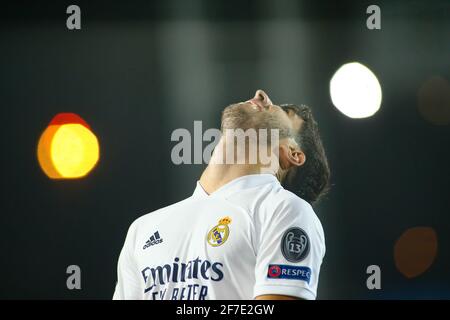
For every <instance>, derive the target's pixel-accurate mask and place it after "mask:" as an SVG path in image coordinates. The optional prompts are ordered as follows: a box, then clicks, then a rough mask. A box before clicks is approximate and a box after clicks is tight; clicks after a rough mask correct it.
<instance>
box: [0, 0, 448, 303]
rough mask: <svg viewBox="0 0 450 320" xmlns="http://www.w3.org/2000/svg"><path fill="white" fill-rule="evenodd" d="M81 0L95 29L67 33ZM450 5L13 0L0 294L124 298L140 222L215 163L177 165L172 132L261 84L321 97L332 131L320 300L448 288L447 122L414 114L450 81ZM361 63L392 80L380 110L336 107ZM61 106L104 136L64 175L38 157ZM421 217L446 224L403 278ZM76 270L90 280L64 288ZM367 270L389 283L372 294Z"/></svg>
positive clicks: (5, 43)
mask: <svg viewBox="0 0 450 320" xmlns="http://www.w3.org/2000/svg"><path fill="white" fill-rule="evenodd" d="M122 2H123V3H122ZM70 4H78V5H79V6H80V7H81V12H82V13H81V15H82V29H81V30H78V31H69V30H67V28H66V18H67V16H68V15H67V14H66V13H65V12H66V8H67V6H68V5H70ZM369 4H377V5H379V6H380V7H381V20H382V24H381V26H382V29H381V30H373V31H371V30H368V29H367V28H366V19H367V17H368V15H367V14H366V8H367V6H368V5H369ZM449 11H450V4H449V2H448V1H430V2H425V1H377V2H373V3H371V2H365V1H355V2H346V1H333V2H317V1H308V2H306V1H288V0H277V1H269V0H264V1H224V2H217V1H207V0H195V1H174V0H171V1H133V2H131V1H130V2H126V3H125V2H124V1H121V2H120V3H119V2H117V3H116V2H113V1H108V2H106V1H105V2H92V1H91V2H79V1H73V2H67V1H55V2H49V1H47V2H43V1H34V2H30V3H28V2H23V1H22V2H21V1H17V2H14V4H12V3H11V2H10V3H8V4H2V6H1V7H0V19H1V29H0V39H1V40H0V41H1V42H0V46H1V47H0V57H1V60H0V98H1V109H0V110H1V119H2V124H1V126H0V127H1V150H2V157H1V166H0V170H1V177H2V179H1V181H2V186H1V214H0V227H1V229H0V254H1V262H0V277H1V280H0V298H4V299H5V298H7V299H10V298H27V299H34V298H39V299H48V298H63V299H78V298H89V299H98V298H100V299H110V298H111V297H112V294H113V291H114V286H115V281H116V263H117V258H118V255H119V252H120V249H121V247H122V244H123V241H124V238H125V235H126V231H127V229H128V226H129V225H130V223H131V222H132V221H133V220H134V219H136V218H137V217H139V216H141V215H143V214H145V213H147V212H150V211H153V210H155V209H158V208H160V207H163V206H166V205H169V204H171V203H173V202H175V201H179V200H181V199H183V198H185V197H188V196H189V195H190V194H191V193H192V191H193V189H194V186H195V182H196V179H197V178H198V177H199V175H200V173H201V171H202V169H203V168H204V166H203V165H181V166H175V165H174V164H172V162H171V159H170V152H171V148H172V147H173V146H174V144H175V143H172V142H171V141H170V135H171V133H172V131H173V130H175V129H176V128H187V129H188V130H189V131H191V132H192V131H193V121H194V120H202V121H203V128H204V130H206V128H218V127H219V119H220V112H221V110H222V109H223V108H224V107H225V106H226V105H228V104H230V103H231V102H237V101H242V100H244V99H245V100H246V99H248V98H249V97H250V96H252V95H253V94H254V91H255V90H256V89H259V88H262V89H265V90H266V91H267V92H268V93H269V95H270V96H271V97H272V100H274V101H275V102H277V103H287V102H293V103H305V104H308V105H310V106H311V107H312V108H313V109H314V112H315V115H316V118H317V120H318V122H319V124H320V126H321V131H322V136H323V140H324V143H325V146H326V149H327V153H328V156H329V160H330V164H331V168H332V173H333V178H332V180H333V181H332V182H333V188H332V191H331V193H330V194H329V195H328V196H327V198H325V199H324V200H323V201H322V202H321V203H320V204H319V205H318V206H317V207H316V212H317V213H318V216H319V217H320V219H321V221H322V224H323V226H324V230H325V236H326V243H327V255H326V258H325V260H324V263H323V266H322V272H321V280H320V283H319V290H318V298H320V299H347V298H350V299H378V298H382V299H388V298H405V299H408V298H450V273H449V272H448V270H449V269H450V250H449V245H450V236H449V231H450V230H449V229H450V226H449V224H450V217H449V215H450V194H449V193H450V192H449V191H450V181H449V177H450V150H449V146H450V126H449V125H439V126H438V125H434V124H433V123H430V122H429V121H427V120H426V119H424V117H422V115H421V113H420V112H419V111H418V91H419V89H420V88H421V87H422V85H423V84H424V83H425V82H426V81H427V80H428V79H429V78H430V77H432V76H440V77H442V78H444V79H446V80H447V83H448V81H449V79H450V41H449V40H450V16H449ZM351 61H359V62H361V63H363V64H365V65H366V66H368V67H369V68H371V70H372V71H374V73H375V74H376V75H377V77H378V79H379V81H380V83H381V86H382V90H383V102H382V106H381V109H380V110H379V112H378V113H376V114H375V115H374V116H373V117H370V118H367V119H360V120H355V119H350V118H347V117H346V116H344V115H343V114H341V113H340V112H339V111H338V110H336V109H335V108H334V107H333V105H332V103H331V100H330V96H329V81H330V78H331V76H332V75H333V73H334V72H335V71H336V70H337V69H338V68H339V67H340V66H341V65H342V64H343V63H346V62H351ZM447 89H448V88H447ZM447 94H448V92H447ZM446 101H447V103H448V100H446ZM447 107H449V108H450V106H448V105H447ZM60 112H75V113H77V114H79V115H80V116H81V117H83V119H85V120H86V121H87V122H88V123H89V124H90V126H91V127H92V129H93V131H94V132H95V134H96V135H97V137H98V138H99V141H100V148H101V159H100V162H99V164H98V165H97V167H96V168H95V169H94V170H93V171H92V172H91V174H90V175H89V176H87V177H86V178H84V179H80V180H71V181H67V180H66V181H55V180H50V179H48V178H47V177H46V176H45V175H44V173H43V172H42V171H41V169H40V167H39V164H38V162H37V158H36V147H37V142H38V139H39V136H40V134H41V133H42V131H43V130H44V129H45V128H46V126H47V125H48V123H49V121H50V120H51V119H52V118H53V116H54V115H56V114H57V113H60ZM415 226H429V227H431V228H433V229H434V230H435V231H436V234H437V236H438V253H437V257H436V259H435V261H434V263H433V265H432V266H431V267H430V269H429V270H428V271H426V272H425V273H423V274H422V275H420V276H418V277H416V278H413V279H407V278H405V277H404V276H403V275H402V274H401V273H400V272H399V271H398V270H397V269H396V267H395V264H394V258H393V247H394V244H395V241H396V240H397V239H398V237H399V236H400V235H401V234H402V233H403V232H404V231H405V230H406V229H408V228H410V227H415ZM71 264H75V265H79V266H80V267H81V270H82V290H72V291H70V290H68V289H67V288H66V277H67V275H66V268H67V266H68V265H71ZM371 264H376V265H379V266H380V268H381V271H382V289H381V290H375V291H370V290H368V289H367V287H366V279H367V274H366V268H367V266H368V265H371Z"/></svg>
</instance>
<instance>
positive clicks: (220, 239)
mask: <svg viewBox="0 0 450 320" xmlns="http://www.w3.org/2000/svg"><path fill="white" fill-rule="evenodd" d="M230 223H231V218H230V217H224V218H222V219H220V220H219V224H218V225H216V226H215V227H213V228H212V229H211V230H210V231H209V232H208V236H207V238H206V241H208V243H209V244H210V245H211V246H213V247H218V246H221V245H222V244H224V243H225V242H226V241H227V239H228V236H229V234H230V228H229V227H228V225H229V224H230Z"/></svg>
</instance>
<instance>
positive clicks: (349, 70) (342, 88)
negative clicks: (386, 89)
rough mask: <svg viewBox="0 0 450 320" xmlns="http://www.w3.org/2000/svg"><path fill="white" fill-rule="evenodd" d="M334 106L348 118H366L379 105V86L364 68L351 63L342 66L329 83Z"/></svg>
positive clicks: (375, 110)
mask: <svg viewBox="0 0 450 320" xmlns="http://www.w3.org/2000/svg"><path fill="white" fill-rule="evenodd" d="M330 95H331V101H333V104H334V106H335V107H336V108H337V109H338V110H339V111H341V112H342V113H343V114H345V115H346V116H348V117H350V118H367V117H370V116H372V115H374V114H375V112H377V111H378V109H380V105H381V96H382V94H381V86H380V83H379V82H378V79H377V77H376V76H375V75H374V74H373V72H372V71H370V69H369V68H367V67H366V66H364V65H362V64H360V63H358V62H352V63H347V64H344V65H343V66H342V67H340V68H339V69H338V70H337V71H336V73H335V74H334V75H333V77H332V78H331V81H330Z"/></svg>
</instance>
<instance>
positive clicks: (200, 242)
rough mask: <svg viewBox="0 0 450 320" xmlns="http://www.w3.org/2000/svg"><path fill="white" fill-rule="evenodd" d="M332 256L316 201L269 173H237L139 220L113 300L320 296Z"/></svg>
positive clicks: (126, 246) (132, 230)
mask: <svg viewBox="0 0 450 320" xmlns="http://www.w3.org/2000/svg"><path fill="white" fill-rule="evenodd" d="M324 255H325V240H324V234H323V229H322V225H321V223H320V221H319V219H318V218H317V216H316V214H315V213H314V211H313V209H312V208H311V206H310V205H309V204H308V203H307V202H306V201H304V200H302V199H300V198H299V197H297V196H296V195H294V194H293V193H291V192H289V191H287V190H285V189H284V188H283V187H282V186H281V185H280V183H279V182H278V180H277V179H276V178H275V177H274V176H273V175H270V174H258V175H248V176H243V177H240V178H238V179H235V180H233V181H231V182H229V183H228V184H226V185H224V186H223V187H221V188H220V189H218V190H217V191H215V192H213V193H212V194H210V195H208V194H207V193H206V192H205V191H204V190H203V188H202V187H201V185H200V183H198V182H197V187H196V189H195V192H194V194H193V195H192V196H191V197H190V198H188V199H185V200H183V201H181V202H178V203H176V204H173V205H171V206H168V207H165V208H162V209H160V210H157V211H155V212H152V213H149V214H146V215H144V216H142V217H140V218H138V219H137V220H136V221H134V222H133V223H132V225H131V226H130V228H129V230H128V234H127V237H126V240H125V244H124V246H123V249H122V252H121V254H120V257H119V263H118V281H117V285H116V290H115V293H114V297H113V299H150V300H152V299H177V300H197V299H200V300H202V299H252V298H255V297H257V296H260V295H265V294H277V295H287V296H293V297H298V298H303V299H315V298H316V291H317V284H318V281H319V271H320V266H321V263H322V259H323V257H324Z"/></svg>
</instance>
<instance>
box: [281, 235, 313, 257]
mask: <svg viewBox="0 0 450 320" xmlns="http://www.w3.org/2000/svg"><path fill="white" fill-rule="evenodd" d="M309 247H310V244H309V237H308V235H307V234H306V232H305V231H304V230H303V229H300V228H297V227H293V228H289V229H288V230H286V232H285V233H284V235H283V238H282V239H281V252H282V253H283V256H284V258H285V259H286V260H287V261H289V262H300V261H302V260H303V259H305V258H306V256H307V255H308V253H309Z"/></svg>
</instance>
